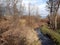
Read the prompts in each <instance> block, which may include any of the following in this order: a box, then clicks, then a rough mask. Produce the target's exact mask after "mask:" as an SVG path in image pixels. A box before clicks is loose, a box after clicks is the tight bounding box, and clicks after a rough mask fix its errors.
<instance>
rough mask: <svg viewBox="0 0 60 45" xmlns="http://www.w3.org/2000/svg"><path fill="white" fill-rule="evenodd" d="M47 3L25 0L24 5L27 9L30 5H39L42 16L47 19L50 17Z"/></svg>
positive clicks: (37, 0) (41, 0)
mask: <svg viewBox="0 0 60 45" xmlns="http://www.w3.org/2000/svg"><path fill="white" fill-rule="evenodd" d="M46 1H47V0H23V3H24V4H25V6H26V8H27V6H28V4H29V3H30V4H31V6H32V5H37V6H38V7H39V13H40V15H41V16H43V17H45V16H47V15H48V12H47V10H46Z"/></svg>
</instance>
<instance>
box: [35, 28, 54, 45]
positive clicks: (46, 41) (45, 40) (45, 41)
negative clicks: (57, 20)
mask: <svg viewBox="0 0 60 45" xmlns="http://www.w3.org/2000/svg"><path fill="white" fill-rule="evenodd" d="M35 31H36V32H37V33H38V37H39V40H40V41H41V42H42V45H55V43H54V42H53V40H51V39H50V38H49V37H48V36H45V35H43V34H42V32H41V30H40V29H39V28H37V29H35Z"/></svg>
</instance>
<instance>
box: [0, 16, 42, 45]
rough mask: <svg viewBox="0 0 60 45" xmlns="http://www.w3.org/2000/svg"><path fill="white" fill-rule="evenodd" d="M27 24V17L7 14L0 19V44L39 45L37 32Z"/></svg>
mask: <svg viewBox="0 0 60 45" xmlns="http://www.w3.org/2000/svg"><path fill="white" fill-rule="evenodd" d="M32 23H33V24H34V23H35V21H34V22H32ZM29 24H31V23H29V21H28V19H24V18H23V19H22V18H20V17H16V18H14V17H12V16H9V17H8V16H7V17H5V18H4V19H2V20H0V45H41V41H39V39H38V36H37V33H36V32H35V31H34V28H32V27H31V26H32V25H31V26H30V25H29Z"/></svg>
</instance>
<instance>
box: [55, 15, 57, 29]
mask: <svg viewBox="0 0 60 45" xmlns="http://www.w3.org/2000/svg"><path fill="white" fill-rule="evenodd" d="M56 29H57V15H56V16H55V30H56Z"/></svg>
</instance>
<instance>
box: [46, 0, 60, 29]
mask: <svg viewBox="0 0 60 45" xmlns="http://www.w3.org/2000/svg"><path fill="white" fill-rule="evenodd" d="M59 2H60V0H49V1H48V2H47V4H48V8H49V9H50V25H52V26H51V27H53V28H54V29H57V12H58V9H59Z"/></svg>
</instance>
